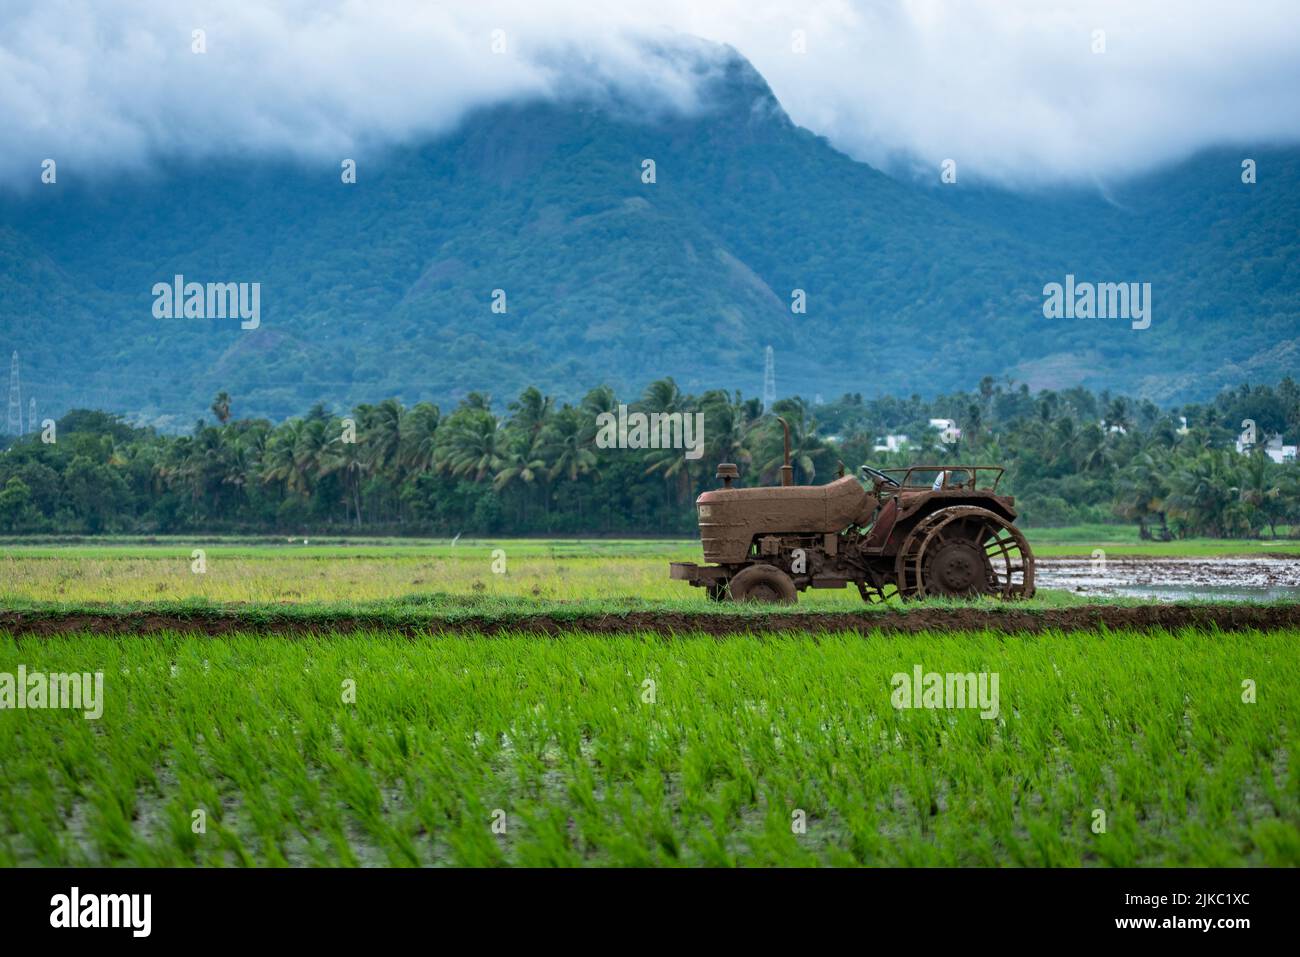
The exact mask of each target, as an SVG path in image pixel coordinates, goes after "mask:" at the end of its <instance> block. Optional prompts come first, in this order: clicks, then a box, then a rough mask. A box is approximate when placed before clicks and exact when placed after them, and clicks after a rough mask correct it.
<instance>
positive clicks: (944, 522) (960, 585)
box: [894, 505, 1034, 599]
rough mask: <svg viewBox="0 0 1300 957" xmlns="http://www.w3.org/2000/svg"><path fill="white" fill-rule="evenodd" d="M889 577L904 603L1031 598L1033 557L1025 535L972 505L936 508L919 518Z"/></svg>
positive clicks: (993, 514)
mask: <svg viewBox="0 0 1300 957" xmlns="http://www.w3.org/2000/svg"><path fill="white" fill-rule="evenodd" d="M894 573H895V575H896V576H897V579H898V591H899V594H900V595H902V596H903V597H904V598H924V597H926V596H927V595H942V596H946V597H950V598H976V597H979V596H980V595H990V596H993V597H997V598H1002V599H1012V598H1029V597H1031V596H1032V595H1033V594H1034V555H1033V552H1031V551H1030V549H1029V543H1028V542H1027V541H1026V540H1025V536H1024V535H1022V534H1021V532H1020V530H1019V529H1018V528H1016V527H1015V526H1014V525H1012V524H1011V523H1010V522H1008V521H1007V520H1006V519H1004V518H1002V516H1000V515H998V514H996V513H994V512H991V511H989V510H988V509H986V508H980V507H979V506H976V505H955V506H952V507H950V508H941V509H939V510H938V511H935V512H932V513H930V514H929V515H927V516H926V517H925V518H923V519H921V521H920V522H918V523H917V525H916V527H915V528H913V529H912V531H911V532H910V533H909V534H908V536H907V538H906V540H905V541H904V542H903V547H902V548H901V549H900V550H899V553H898V559H897V561H896V563H895V566H894Z"/></svg>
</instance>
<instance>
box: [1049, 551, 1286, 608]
mask: <svg viewBox="0 0 1300 957" xmlns="http://www.w3.org/2000/svg"><path fill="white" fill-rule="evenodd" d="M1036 567H1037V571H1036V578H1035V584H1036V585H1037V586H1038V587H1039V588H1053V589H1061V590H1064V591H1070V592H1075V593H1077V594H1079V595H1095V596H1097V597H1129V598H1152V599H1155V600H1158V601H1186V600H1189V599H1201V600H1206V599H1208V600H1219V601H1261V602H1266V601H1287V600H1291V601H1300V558H1297V557H1296V556H1292V555H1256V556H1249V557H1223V558H1156V557H1149V556H1126V557H1123V558H1105V559H1102V558H1039V559H1038V560H1037V563H1036Z"/></svg>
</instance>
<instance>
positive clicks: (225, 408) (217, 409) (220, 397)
mask: <svg viewBox="0 0 1300 957" xmlns="http://www.w3.org/2000/svg"><path fill="white" fill-rule="evenodd" d="M212 414H213V415H215V416H216V417H217V421H218V422H220V423H221V424H222V425H225V424H226V423H227V422H229V421H230V394H229V393H228V392H226V391H225V390H224V389H223V390H222V391H221V392H218V393H217V397H216V398H215V399H213V400H212Z"/></svg>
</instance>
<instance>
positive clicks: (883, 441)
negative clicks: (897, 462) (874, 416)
mask: <svg viewBox="0 0 1300 957" xmlns="http://www.w3.org/2000/svg"><path fill="white" fill-rule="evenodd" d="M911 441H912V440H911V439H909V438H908V437H907V436H906V435H886V436H883V437H881V438H878V439H876V444H875V445H873V446H872V447H871V451H873V452H902V451H903V450H904V449H906V448H908V446H909V445H910V444H911Z"/></svg>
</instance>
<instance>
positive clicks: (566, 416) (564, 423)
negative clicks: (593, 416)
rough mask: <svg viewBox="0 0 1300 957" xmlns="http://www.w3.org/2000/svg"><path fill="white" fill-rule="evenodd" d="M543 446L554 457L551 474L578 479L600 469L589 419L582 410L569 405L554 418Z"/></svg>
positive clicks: (552, 477) (548, 473)
mask: <svg viewBox="0 0 1300 957" xmlns="http://www.w3.org/2000/svg"><path fill="white" fill-rule="evenodd" d="M542 446H543V448H544V449H545V450H546V453H547V455H548V456H549V458H550V460H551V466H550V469H549V470H548V471H547V477H548V478H550V479H552V480H554V479H556V478H558V477H561V476H562V477H564V478H565V479H567V480H568V481H570V482H576V481H577V480H578V478H579V477H580V476H583V475H586V474H587V473H588V472H592V471H594V470H595V468H596V464H597V460H596V453H594V452H592V451H591V448H590V443H589V441H588V440H587V438H586V421H585V419H584V416H583V414H582V412H581V411H580V410H578V409H575V408H573V407H572V406H568V405H566V406H565V407H564V408H562V409H561V410H560V411H559V413H558V414H557V415H556V416H555V417H554V418H553V419H552V421H551V424H550V427H549V428H548V429H547V430H546V432H545V433H544V434H543V436H542Z"/></svg>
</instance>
